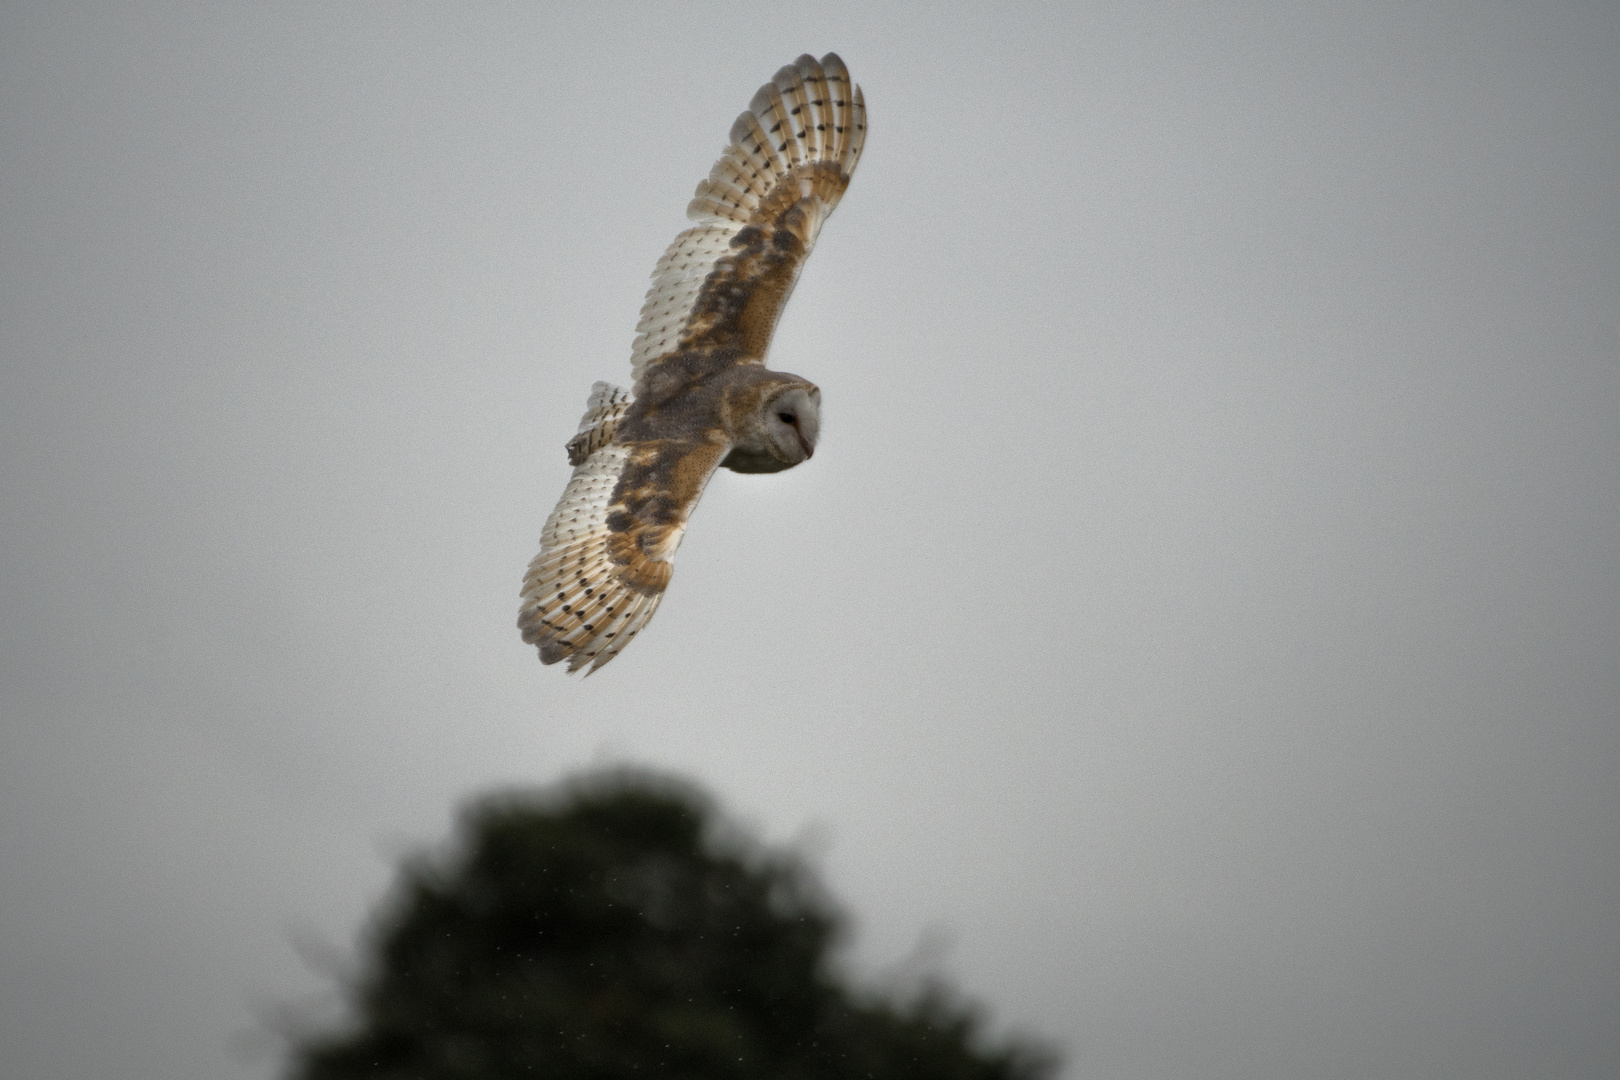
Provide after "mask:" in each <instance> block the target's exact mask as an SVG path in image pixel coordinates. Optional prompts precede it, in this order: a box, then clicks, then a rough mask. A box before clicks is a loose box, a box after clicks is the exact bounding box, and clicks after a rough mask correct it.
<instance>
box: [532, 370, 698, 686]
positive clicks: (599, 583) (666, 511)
mask: <svg viewBox="0 0 1620 1080" xmlns="http://www.w3.org/2000/svg"><path fill="white" fill-rule="evenodd" d="M609 389H612V388H609ZM621 393H622V391H621ZM589 415H590V414H589V413H587V416H589ZM727 449H728V447H727V446H725V445H724V444H715V443H687V442H672V441H669V440H646V441H640V442H619V441H615V442H610V443H608V444H607V445H606V446H602V447H600V448H598V449H596V450H595V451H593V452H592V453H591V454H590V456H589V457H587V458H586V459H585V460H584V461H583V462H581V463H580V464H579V465H578V466H576V467H575V469H574V475H573V476H572V477H571V478H570V479H569V481H568V487H567V488H566V489H565V490H564V491H563V496H562V498H561V499H560V500H559V501H558V503H557V507H556V509H555V510H553V511H552V512H551V517H550V518H548V519H547V521H546V526H545V529H544V530H543V531H542V532H541V534H540V554H538V555H536V556H535V557H534V560H533V561H532V562H530V563H529V571H528V573H527V574H526V575H525V576H524V579H523V602H522V606H521V607H520V609H519V611H518V626H519V628H520V629H521V630H522V631H523V640H524V641H527V642H529V643H530V644H531V645H534V646H536V647H538V648H539V650H540V659H541V661H542V662H544V663H547V664H554V663H556V662H557V661H559V660H567V661H568V670H569V671H578V670H579V669H580V668H581V667H585V666H586V665H589V668H590V671H595V670H596V669H597V668H599V667H601V666H602V665H603V664H605V663H607V662H608V661H609V660H611V659H613V658H614V657H615V656H617V655H618V653H619V650H620V649H623V648H624V647H625V646H626V645H627V644H629V643H630V639H631V638H633V637H635V636H636V633H637V632H638V631H640V629H641V628H642V627H643V626H645V625H646V624H647V620H648V619H651V618H652V616H653V612H654V611H657V610H658V604H659V602H660V601H661V600H662V599H663V596H664V589H665V588H666V587H667V586H668V585H669V578H670V572H671V570H672V564H673V562H674V558H675V550H676V548H678V547H679V546H680V542H681V537H682V535H683V534H684V533H685V532H686V521H687V518H688V517H689V516H690V515H691V512H692V508H693V507H695V506H696V505H697V501H698V499H699V497H701V495H702V494H703V488H704V486H705V485H706V484H707V483H708V480H709V477H710V476H712V475H713V474H714V470H715V468H716V467H717V466H718V465H719V464H720V459H721V458H722V457H724V456H725V452H726V450H727ZM587 674H589V672H587Z"/></svg>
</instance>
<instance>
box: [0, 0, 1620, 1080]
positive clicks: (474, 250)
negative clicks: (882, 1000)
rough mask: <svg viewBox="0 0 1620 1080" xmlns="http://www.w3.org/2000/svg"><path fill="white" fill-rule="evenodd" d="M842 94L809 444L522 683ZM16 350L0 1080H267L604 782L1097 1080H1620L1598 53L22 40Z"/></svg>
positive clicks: (1236, 28) (816, 306) (489, 23)
mask: <svg viewBox="0 0 1620 1080" xmlns="http://www.w3.org/2000/svg"><path fill="white" fill-rule="evenodd" d="M906 7H907V8H910V7H911V6H910V5H906ZM828 50H837V51H838V52H840V53H841V55H842V56H843V57H844V59H845V61H846V62H847V63H848V64H849V67H850V69H851V71H852V72H853V73H854V75H855V78H856V79H857V81H859V82H860V83H861V84H862V85H863V86H864V88H865V91H866V94H867V99H868V102H869V107H870V117H871V137H870V140H869V142H868V144H867V154H866V156H865V158H864V159H863V160H862V163H861V167H860V171H859V173H858V174H857V175H856V177H855V180H854V183H853V185H852V186H851V188H850V191H849V193H848V196H847V197H846V199H845V200H844V202H843V204H842V205H841V206H840V207H839V209H838V212H837V213H836V214H835V215H834V216H833V218H832V220H831V221H830V222H829V223H828V225H827V227H826V229H825V230H824V231H823V233H822V235H821V240H820V243H819V245H818V246H817V249H816V253H815V255H814V257H813V258H812V259H811V260H810V263H809V265H808V270H807V272H806V273H805V276H804V278H803V280H802V281H801V283H800V285H799V288H798V292H797V295H796V296H795V298H794V300H793V303H792V304H791V305H790V306H789V308H788V311H787V314H786V317H785V318H784V319H783V321H782V324H781V327H780V330H779V332H778V335H777V339H776V346H775V349H774V351H773V355H772V360H773V366H776V367H779V368H781V369H785V370H789V371H794V372H797V373H799V374H802V375H805V376H807V377H809V378H811V379H813V380H815V381H816V382H818V383H819V384H820V385H821V387H822V390H823V393H824V400H825V425H824V435H823V440H822V445H821V448H820V451H819V452H818V453H817V454H816V457H815V460H814V461H813V462H811V463H809V464H808V465H806V466H805V467H803V468H799V469H795V470H793V471H791V472H788V473H784V474H782V475H779V476H775V477H741V476H733V475H730V474H726V475H722V476H720V477H718V478H717V479H716V481H715V482H714V483H713V484H712V485H711V487H710V488H709V492H708V494H707V496H706V497H705V499H704V501H703V504H702V506H701V508H700V509H699V511H698V513H697V514H696V515H695V517H694V520H693V524H692V527H691V529H690V531H689V532H688V534H687V537H686V542H685V544H684V546H683V547H682V550H681V554H680V558H679V560H678V566H677V570H676V574H675V580H674V583H673V586H672V588H671V591H670V594H669V596H668V599H667V601H666V602H665V604H664V606H663V608H662V609H661V610H660V612H659V614H658V616H657V618H656V619H655V620H654V621H653V622H652V624H651V625H650V627H649V629H648V630H647V632H646V633H645V634H644V635H642V636H641V637H640V638H639V639H638V640H637V641H636V643H635V644H634V645H633V646H632V647H631V648H629V649H627V650H626V651H625V653H624V654H623V655H622V656H620V657H619V658H618V659H617V660H616V661H615V662H614V663H613V664H612V665H610V666H609V667H608V668H606V669H604V670H603V671H602V672H601V673H600V674H598V675H596V676H593V677H592V678H590V679H589V680H585V681H580V680H578V679H573V680H570V679H569V678H567V677H565V676H564V675H563V674H562V673H561V672H560V671H559V670H557V669H546V668H542V667H541V665H540V664H539V663H538V661H537V660H536V658H535V656H534V654H533V651H532V650H531V649H529V648H527V647H525V646H524V645H523V644H522V643H521V642H520V641H519V639H518V636H517V633H516V630H515V629H514V619H515V615H516V609H517V589H518V583H519V580H520V577H521V575H522V571H523V568H524V565H525V564H526V562H527V561H528V559H529V558H530V557H531V556H532V555H533V553H534V551H535V546H536V545H535V538H536V537H537V536H538V534H539V529H540V526H541V524H542V522H543V521H544V519H545V516H546V514H547V513H548V512H549V510H550V508H551V506H552V503H553V502H554V500H555V499H556V497H557V495H558V494H559V493H560V491H561V489H562V486H563V483H564V481H565V479H566V477H567V474H568V468H567V464H566V461H565V459H564V454H563V449H562V444H563V442H564V441H565V440H566V439H567V438H568V436H569V435H570V434H571V433H572V431H573V428H574V424H575V422H576V420H577V419H578V416H579V413H580V411H581V409H582V408H583V405H584V402H585V398H586V395H587V393H588V392H589V389H590V386H591V383H592V382H593V381H594V380H596V379H603V378H606V379H611V380H615V381H624V380H625V379H627V376H628V357H629V349H630V343H631V340H632V337H633V328H634V326H635V323H636V316H637V312H638V310H639V307H640V303H641V297H642V294H643V292H644V290H645V288H646V283H647V275H648V273H649V272H650V271H651V269H652V266H653V263H654V261H655V260H656V259H657V258H658V256H659V254H660V253H661V252H662V251H663V249H664V247H665V246H666V245H667V244H668V243H669V241H670V240H671V239H672V238H673V237H674V235H675V233H676V232H677V231H679V230H680V229H682V228H684V227H685V219H684V218H683V217H682V210H683V209H684V207H685V204H686V201H687V199H688V198H689V196H690V194H691V190H692V188H693V186H694V185H695V184H696V182H697V181H698V180H699V179H700V178H701V177H702V176H704V175H705V174H706V173H707V171H708V168H709V166H710V164H711V163H712V161H713V160H714V158H715V157H716V155H717V154H718V152H719V151H720V149H721V147H722V146H723V144H724V141H725V135H726V132H727V131H728V129H729V127H730V124H731V121H732V118H733V117H734V116H735V115H736V114H737V113H738V112H739V111H740V110H741V109H742V108H743V107H744V106H745V105H746V104H747V102H748V100H749V98H750V96H751V95H752V94H753V92H754V90H755V88H756V87H757V86H758V85H759V84H760V83H762V82H764V81H765V80H766V79H768V78H769V77H770V76H771V74H772V73H773V72H774V71H775V70H776V68H777V67H779V66H780V65H782V64H784V63H787V62H790V61H791V60H792V59H793V58H794V57H795V56H796V55H798V54H799V53H800V52H803V51H813V52H815V53H816V54H817V55H820V54H821V53H823V52H826V51H828ZM0 320H3V322H0V350H3V351H0V365H3V367H0V377H3V383H0V529H3V532H0V542H3V558H0V605H3V615H0V709H3V726H0V1063H3V1069H4V1072H5V1074H6V1075H7V1076H11V1077H19V1078H28V1080H47V1078H52V1080H54V1078H60V1080H103V1078H105V1080H130V1078H150V1080H193V1078H195V1080H203V1078H209V1080H213V1078H236V1077H242V1078H257V1077H268V1076H271V1075H274V1074H276V1073H277V1072H279V1070H280V1067H281V1066H280V1058H279V1057H278V1053H279V1051H278V1044H277V1042H276V1039H275V1037H274V1036H273V1034H271V1032H272V1030H273V1029H274V1028H275V1027H276V1025H277V1023H278V1022H279V1021H278V1020H277V1017H278V1016H281V1015H283V1014H284V1013H286V1012H287V1011H288V1010H290V1011H292V1012H293V1013H295V1014H297V1015H302V1016H330V1015H332V1010H333V1009H334V1007H335V1005H334V1002H333V1000H332V996H331V994H330V992H329V991H327V990H325V989H323V988H325V987H328V986H329V985H330V983H329V980H328V978H327V975H326V974H325V973H324V972H323V971H321V970H312V968H311V966H310V965H309V964H308V963H306V959H307V957H306V955H304V954H308V953H309V952H311V951H312V950H311V949H310V948H307V947H305V946H304V945H303V944H302V943H303V942H308V941H314V942H324V943H325V945H324V946H320V947H317V948H315V949H314V950H313V951H315V952H317V953H319V952H322V951H325V952H331V951H332V950H334V949H335V950H336V951H337V953H338V955H340V956H344V955H349V954H350V953H351V952H352V943H353V942H354V940H355V935H356V933H357V931H358V928H359V927H360V925H361V923H362V920H363V918H364V915H365V913H366V912H367V911H368V910H369V909H370V908H371V907H372V906H373V905H374V904H375V903H376V901H377V900H378V898H379V897H380V896H381V895H382V892H383V890H384V889H385V887H386V884H387V883H388V881H389V880H390V879H391V877H392V875H393V872H394V869H395V865H396V860H397V858H398V856H399V855H400V854H401V853H402V852H404V851H407V850H411V849H413V848H416V847H418V846H420V845H422V844H430V843H434V842H437V841H439V840H441V839H442V838H443V837H444V836H445V835H446V833H447V831H448V829H449V826H450V821H451V817H452V814H453V811H454V808H455V807H456V806H457V805H458V804H459V803H460V802H461V801H462V800H464V799H466V798H467V797H470V796H472V795H475V794H477V793H479V792H481V791H485V790H488V789H489V788H491V787H494V786H498V785H507V784H514V783H543V782H550V781H553V780H555V779H556V778H558V777H560V776H563V775H565V774H567V773H569V772H570V771H573V770H575V769H578V768H580V767H582V766H586V765H589V764H591V763H593V762H594V763H604V762H605V763H613V762H635V763H641V764H645V765H648V766H653V767H658V768H666V769H671V770H675V771H677V772H680V773H682V774H684V775H688V776H691V777H693V778H695V779H697V780H698V781H700V782H701V783H704V784H705V785H708V786H709V787H710V788H711V789H712V790H713V791H714V792H715V793H716V794H717V795H718V796H719V798H720V799H721V800H722V801H723V803H724V804H725V805H726V806H728V807H729V808H731V809H732V810H733V811H735V812H736V813H737V814H738V815H739V816H740V817H741V818H742V819H744V820H745V821H746V822H748V823H750V824H751V826H752V827H753V828H755V829H756V830H757V831H758V832H759V833H760V835H762V836H763V837H765V838H767V839H768V840H770V841H772V842H794V843H797V844H799V845H800V846H801V847H802V848H804V849H805V850H808V851H810V852H812V853H813V854H814V857H815V858H816V860H817V861H818V864H819V865H820V866H821V867H822V869H823V870H824V872H825V874H826V876H827V878H828V880H829V882H830V884H831V886H832V888H833V890H834V892H835V893H836V894H837V895H838V896H839V897H841V898H842V899H843V900H844V901H845V903H846V904H847V905H848V907H849V909H850V911H851V913H852V915H853V916H854V918H855V921H856V926H857V931H858V933H857V936H856V939H855V942H854V945H853V947H852V950H851V952H850V955H849V963H850V964H851V965H852V966H853V967H854V968H855V969H856V970H857V971H859V972H861V973H862V974H863V976H864V977H866V978H870V979H873V980H884V979H887V980H890V981H893V980H896V979H904V978H906V977H909V976H908V974H907V973H911V975H914V974H915V973H916V972H917V971H919V970H928V971H935V972H939V973H943V974H945V975H946V976H947V977H949V978H950V979H952V980H953V981H955V982H956V983H957V984H959V985H960V986H961V987H963V988H964V989H965V990H966V991H968V992H969V993H970V994H972V995H973V996H975V997H977V998H978V999H979V1000H981V1001H982V1002H984V1003H985V1005H986V1006H987V1007H988V1008H989V1010H990V1012H991V1015H992V1016H993V1017H994V1020H995V1023H996V1025H997V1029H998V1030H1006V1029H1007V1028H1008V1027H1014V1028H1022V1029H1027V1030H1032V1031H1036V1032H1039V1033H1043V1034H1045V1035H1047V1036H1049V1037H1051V1038H1053V1039H1055V1040H1057V1041H1058V1042H1059V1043H1060V1044H1061V1045H1062V1046H1063V1047H1064V1048H1065V1049H1066V1051H1067V1055H1068V1064H1067V1067H1066V1072H1065V1075H1066V1076H1067V1077H1070V1078H1081V1077H1108V1078H1138V1077H1139V1078H1167V1077H1199V1078H1205V1077H1234V1078H1238V1077H1243V1078H1249V1077H1261V1078H1272V1077H1275V1078H1285V1077H1300V1076H1311V1077H1344V1078H1352V1077H1380V1078H1408V1077H1410V1078H1417V1077H1424V1078H1456V1080H1479V1078H1497V1077H1500V1078H1518V1077H1531V1076H1534V1077H1549V1078H1551V1077H1560V1078H1561V1077H1612V1076H1615V1075H1617V1074H1620V775H1617V773H1620V8H1617V7H1616V6H1615V5H1613V4H1599V3H1594V4H1585V5H1581V4H1455V5H1443V4H1406V3H1395V4H1382V5H1339V4H1326V3H1324V4H1316V5H1299V4H1280V3H1279V4H1225V5H1210V4H1186V5H1177V4H1155V3H1148V4H1143V3H1124V4H1111V5H1089V4H1088V5H1080V4H1076V5H1069V6H1062V5H1046V4H1039V5H1037V4H1029V5H1023V6H1018V7H1003V6H1000V5H984V6H982V7H981V6H930V7H928V8H926V9H924V8H922V7H920V6H918V7H916V8H913V9H911V10H909V11H907V10H903V9H902V7H900V6H895V7H889V8H884V7H880V6H874V5H868V4H825V5H822V4H816V5H805V4H774V5H750V4H719V5H712V4H711V5H701V4H679V5H677V4H648V5H644V6H643V5H636V6H630V5H625V6H610V7H603V8H597V7H594V6H587V5H543V4H528V3H524V4H519V3H508V4H478V5H439V6H428V5H406V4H381V3H375V4H373V3H354V4H343V5H332V4H315V3H308V4H273V5H238V4H187V5H170V4H146V3H142V4H127V5H93V4H79V3H50V4H18V3H7V4H5V5H4V6H3V7H0ZM315 967H316V968H317V969H319V968H320V967H321V965H320V964H316V965H315Z"/></svg>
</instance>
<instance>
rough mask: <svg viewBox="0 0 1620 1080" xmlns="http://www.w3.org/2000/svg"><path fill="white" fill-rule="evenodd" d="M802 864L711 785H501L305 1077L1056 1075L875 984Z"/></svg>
mask: <svg viewBox="0 0 1620 1080" xmlns="http://www.w3.org/2000/svg"><path fill="white" fill-rule="evenodd" d="M841 931H842V920H841V918H840V917H839V915H838V914H837V912H836V911H835V909H834V908H833V907H832V905H831V904H830V902H829V901H828V900H827V899H826V897H825V894H824V893H823V892H822V890H821V889H820V887H819V886H818V885H817V883H816V881H815V879H814V877H813V875H811V874H810V873H809V871H808V870H807V869H806V868H805V866H804V865H803V864H802V862H801V861H799V860H798V859H796V858H794V857H792V856H791V855H789V854H786V853H782V852H768V851H764V850H761V849H759V848H758V847H756V846H755V845H752V844H750V843H748V842H746V841H745V840H743V839H742V838H741V836H740V834H738V833H736V832H735V831H731V832H729V833H728V832H727V831H726V827H725V824H724V822H723V821H720V820H719V819H718V817H717V815H716V814H715V813H714V812H713V810H712V809H711V807H710V806H709V804H708V803H707V801H706V800H705V799H703V798H702V797H701V796H700V795H698V794H697V793H696V792H694V791H693V790H692V789H690V788H688V787H685V786H683V785H680V784H678V783H675V782H672V781H670V780H667V779H658V778H654V777H649V776H645V775H642V774H633V773H615V774H611V775H606V776H601V775H599V776H594V777H588V778H586V779H584V780H581V781H576V782H575V783H573V784H570V785H568V786H566V787H565V788H563V789H561V790H559V791H558V792H553V793H550V794H538V795H537V794H532V793H531V794H527V795H517V794H513V795H506V796H501V797H496V798H491V799H487V800H485V801H483V802H481V803H479V804H477V805H475V806H474V807H472V808H471V809H470V810H469V811H468V812H466V813H465V814H464V816H463V820H462V823H461V835H460V837H459V840H458V844H457V845H456V847H455V849H454V850H453V852H452V854H451V855H450V857H449V858H448V859H443V860H437V861H418V862H416V863H414V864H411V865H408V866H407V869H406V872H405V874H404V875H403V879H402V881H401V883H400V885H399V887H398V888H397V890H396V893H395V895H394V897H393V899H392V901H391V903H390V904H389V905H388V906H387V907H386V908H385V910H384V913H383V915H382V917H381V918H379V919H378V920H377V922H376V924H375V926H374V928H373V932H372V935H371V941H370V946H369V950H368V955H367V957H366V964H367V970H366V971H365V972H364V974H363V975H362V976H361V978H360V979H359V981H358V983H357V985H356V986H355V987H354V1012H355V1024H354V1027H353V1030H351V1031H349V1032H347V1033H343V1034H337V1035H324V1036H314V1037H309V1038H306V1039H305V1040H304V1041H303V1043H302V1045H300V1046H298V1047H297V1048H296V1052H295V1059H294V1063H293V1071H292V1076H293V1077H294V1078H295V1080H362V1078H363V1080H406V1078H409V1080H504V1078H507V1077H512V1078H517V1077H546V1078H551V1080H573V1078H591V1080H618V1078H621V1077H625V1078H628V1077H638V1078H644V1077H660V1078H664V1077H667V1078H671V1080H681V1078H688V1077H690V1078H694V1080H695V1078H699V1077H701V1078H703V1080H726V1078H739V1080H740V1078H745V1077H746V1078H763V1077H769V1078H774V1080H842V1078H846V1077H847V1078H855V1077H861V1078H893V1080H899V1078H918V1080H921V1078H924V1077H926V1078H930V1080H1035V1078H1038V1077H1043V1076H1046V1075H1048V1074H1049V1073H1050V1071H1051V1059H1050V1058H1049V1057H1047V1056H1046V1055H1045V1054H1044V1053H1042V1052H1041V1051H1039V1050H1038V1049H1034V1048H1031V1047H1029V1046H1026V1045H1022V1044H1012V1045H1005V1046H998V1047H987V1046H985V1045H984V1043H983V1040H982V1038H981V1037H980V1033H979V1030H978V1028H979V1024H978V1022H977V1019H976V1017H975V1016H974V1014H973V1013H972V1011H971V1010H969V1009H967V1008H965V1007H963V1006H961V1005H959V1004H957V1003H955V1002H954V1000H953V999H952V998H951V997H950V995H949V994H947V993H946V992H944V991H943V990H942V989H940V988H938V987H936V988H935V989H933V990H932V991H930V992H928V993H925V994H923V995H921V996H920V997H917V998H916V999H914V1000H910V1001H907V1002H895V1001H888V1000H882V999H880V998H878V997H876V996H874V995H870V994H861V993H858V992H857V991H855V990H853V989H851V988H850V987H849V986H847V985H846V984H845V982H844V980H842V979H841V978H840V977H839V975H838V973H837V971H836V970H835V968H834V967H833V965H832V964H831V963H830V951H831V950H832V949H833V947H834V946H835V944H836V943H837V941H838V940H839V938H840V936H841Z"/></svg>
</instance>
